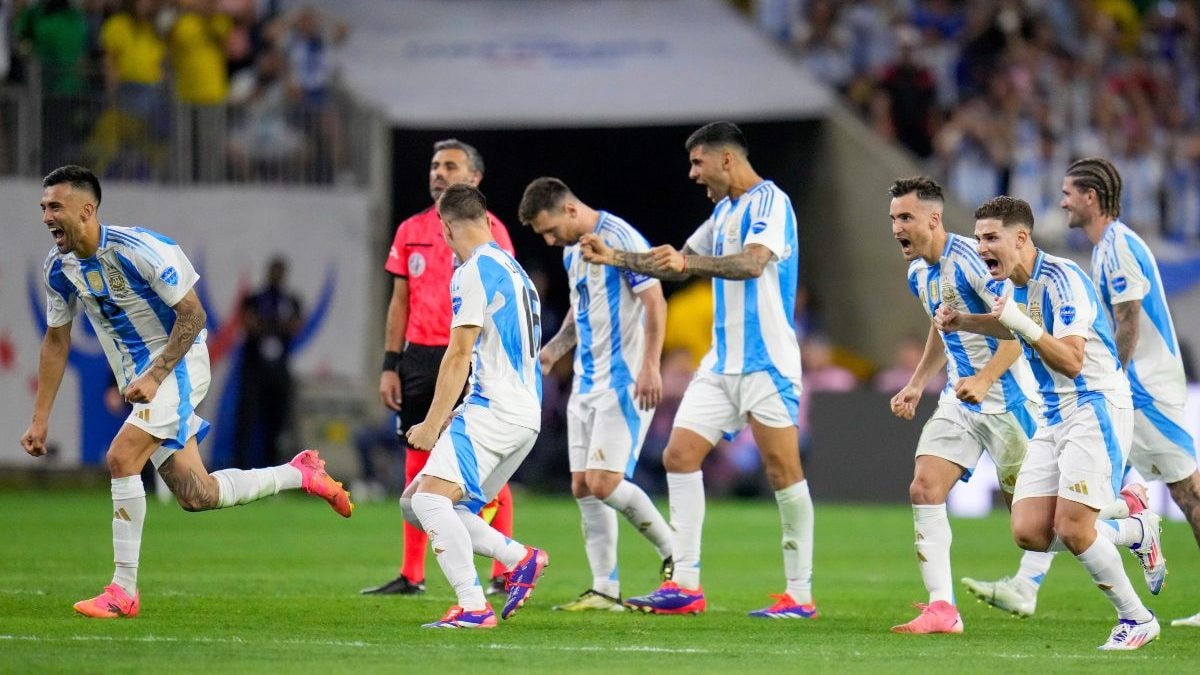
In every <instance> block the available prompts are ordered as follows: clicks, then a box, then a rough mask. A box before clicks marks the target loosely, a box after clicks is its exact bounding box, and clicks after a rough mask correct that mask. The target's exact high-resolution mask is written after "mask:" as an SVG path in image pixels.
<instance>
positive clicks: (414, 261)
mask: <svg viewBox="0 0 1200 675" xmlns="http://www.w3.org/2000/svg"><path fill="white" fill-rule="evenodd" d="M424 273H425V256H423V255H421V252H420V251H413V252H412V253H411V254H409V256H408V276H410V277H413V278H414V279H415V278H417V277H419V276H421V275H422V274H424Z"/></svg>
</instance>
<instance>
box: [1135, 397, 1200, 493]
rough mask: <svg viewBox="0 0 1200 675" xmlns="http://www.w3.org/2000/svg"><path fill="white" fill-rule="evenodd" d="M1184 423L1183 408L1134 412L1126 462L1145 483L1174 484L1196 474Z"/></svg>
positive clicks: (1156, 405)
mask: <svg viewBox="0 0 1200 675" xmlns="http://www.w3.org/2000/svg"><path fill="white" fill-rule="evenodd" d="M1184 419H1185V418H1184V414H1183V406H1170V405H1164V404H1159V403H1151V404H1150V405H1147V406H1142V407H1141V408H1136V409H1134V411H1133V447H1132V448H1131V449H1130V451H1129V462H1130V463H1131V464H1133V467H1134V468H1135V469H1137V470H1138V473H1140V474H1142V476H1143V477H1145V478H1146V479H1147V480H1160V481H1162V482H1164V483H1167V484H1170V483H1177V482H1179V481H1181V480H1183V479H1184V478H1187V477H1188V476H1190V475H1192V474H1193V473H1195V472H1196V446H1195V444H1194V443H1193V441H1192V435H1191V434H1189V433H1188V431H1187V428H1186V427H1185V426H1184Z"/></svg>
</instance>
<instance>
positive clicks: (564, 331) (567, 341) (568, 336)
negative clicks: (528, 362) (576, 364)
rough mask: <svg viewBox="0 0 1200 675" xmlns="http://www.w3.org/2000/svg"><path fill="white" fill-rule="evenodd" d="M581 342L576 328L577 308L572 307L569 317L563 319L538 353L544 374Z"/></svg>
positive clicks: (568, 313)
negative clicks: (556, 330)
mask: <svg viewBox="0 0 1200 675" xmlns="http://www.w3.org/2000/svg"><path fill="white" fill-rule="evenodd" d="M578 343H579V337H578V333H577V332H576V329H575V308H574V307H572V308H571V310H570V311H569V312H567V318H565V319H563V322H562V325H561V326H559V327H558V332H557V333H555V334H554V337H552V338H550V341H549V342H547V343H546V346H545V347H542V351H541V352H539V353H538V361H539V362H540V363H541V366H542V374H545V373H548V372H550V369H551V368H553V367H554V364H556V363H558V360H559V359H561V358H562V357H564V356H566V355H567V352H569V351H571V349H572V348H573V347H574V346H575V345H576V344H578Z"/></svg>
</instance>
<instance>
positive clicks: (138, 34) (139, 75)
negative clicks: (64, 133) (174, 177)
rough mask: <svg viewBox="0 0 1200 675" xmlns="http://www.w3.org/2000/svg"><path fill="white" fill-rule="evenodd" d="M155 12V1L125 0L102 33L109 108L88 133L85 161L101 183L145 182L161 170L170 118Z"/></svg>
mask: <svg viewBox="0 0 1200 675" xmlns="http://www.w3.org/2000/svg"><path fill="white" fill-rule="evenodd" d="M158 9H159V8H158V2H157V1H156V0H126V1H125V2H123V3H122V8H121V10H120V11H118V12H117V13H116V14H113V15H112V16H110V17H109V18H108V19H107V20H105V22H104V23H103V25H102V26H101V28H100V47H101V49H102V50H103V52H104V82H105V89H106V91H107V92H108V95H109V99H110V105H109V107H108V108H106V109H105V110H104V112H103V113H101V115H100V118H99V119H98V120H97V121H96V125H95V127H94V129H93V130H92V136H91V138H90V139H89V141H88V154H89V156H90V157H89V160H88V161H89V162H90V164H91V167H92V169H93V170H94V171H95V172H96V174H97V175H99V176H101V177H104V176H109V175H114V174H117V175H121V176H125V177H145V176H147V175H149V174H153V173H156V172H158V171H160V170H161V169H162V166H163V162H164V153H165V148H164V147H163V143H164V141H165V140H166V137H167V133H168V131H169V128H168V123H169V117H168V115H169V112H168V110H167V106H166V101H165V99H164V96H163V76H164V69H163V62H164V60H165V58H166V53H167V43H166V41H165V40H164V39H163V37H162V36H161V35H160V34H159V31H158V26H157V23H156V21H157V18H158Z"/></svg>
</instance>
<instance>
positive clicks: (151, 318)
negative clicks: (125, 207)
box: [44, 225, 206, 387]
mask: <svg viewBox="0 0 1200 675" xmlns="http://www.w3.org/2000/svg"><path fill="white" fill-rule="evenodd" d="M44 273H45V279H46V283H47V285H48V287H49V289H48V291H47V296H48V300H49V304H48V307H49V309H48V310H47V322H48V325H50V326H61V325H65V324H66V323H67V322H69V321H70V320H71V319H73V318H74V316H75V315H76V314H77V313H78V310H79V309H80V307H82V309H83V311H84V312H85V313H86V314H87V316H88V320H89V321H90V322H91V324H92V327H93V328H94V329H95V331H96V336H97V338H98V339H99V341H100V344H101V346H102V347H103V348H104V352H105V355H106V356H107V357H108V362H109V365H110V366H111V367H112V369H113V373H114V374H115V375H116V377H117V382H118V384H120V385H121V386H122V387H124V386H125V385H126V384H128V383H129V382H130V381H131V380H132V379H134V377H136V376H137V375H140V374H142V373H144V372H145V371H146V369H147V368H149V366H150V363H151V362H152V361H153V360H154V359H155V358H156V357H157V356H158V355H159V354H160V353H161V352H162V350H163V348H164V347H165V346H166V344H167V338H168V336H170V334H171V330H172V328H174V326H175V312H174V310H173V309H172V307H173V306H174V305H176V304H177V303H178V302H179V301H180V300H182V299H183V296H184V295H186V294H187V292H188V290H189V289H191V288H192V286H193V285H194V284H195V283H196V280H197V279H199V275H197V274H196V271H195V269H194V268H193V267H192V264H191V262H190V261H189V260H188V259H187V256H186V255H184V253H183V250H182V249H180V247H179V245H178V244H176V243H175V242H174V241H172V240H170V239H168V238H167V237H164V236H163V235H161V234H158V233H156V232H152V231H150V230H147V229H144V228H140V227H116V226H111V225H101V226H100V244H99V248H97V250H96V253H95V254H94V255H92V256H91V257H88V258H82V259H81V258H79V257H78V256H76V255H75V253H74V252H68V253H59V252H58V250H57V249H53V250H51V251H50V254H49V255H48V256H47V258H46V264H45V269H44ZM205 336H206V333H205V332H204V331H201V332H200V335H199V336H197V338H196V342H197V343H203V342H204V340H205Z"/></svg>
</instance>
